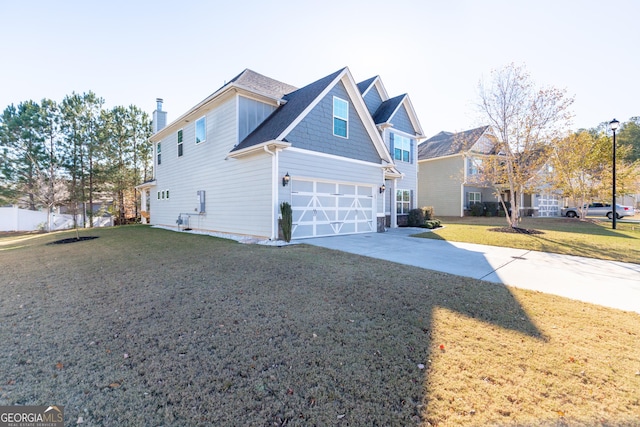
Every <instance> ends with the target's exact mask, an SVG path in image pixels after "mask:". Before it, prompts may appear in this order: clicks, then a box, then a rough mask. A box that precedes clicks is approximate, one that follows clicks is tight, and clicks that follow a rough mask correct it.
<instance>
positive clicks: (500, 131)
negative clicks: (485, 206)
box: [478, 64, 573, 227]
mask: <svg viewBox="0 0 640 427" xmlns="http://www.w3.org/2000/svg"><path fill="white" fill-rule="evenodd" d="M572 104H573V98H572V97H567V95H566V91H564V90H560V89H556V88H553V87H550V88H536V87H534V84H533V82H532V81H531V77H530V76H529V73H528V72H527V71H526V70H525V68H524V67H521V66H516V65H514V64H510V65H507V66H506V67H504V68H502V69H500V70H496V71H494V72H493V73H492V75H491V80H490V82H489V85H485V84H484V82H482V81H481V82H480V84H479V103H478V107H479V110H480V111H481V113H482V115H483V119H484V121H485V122H487V123H488V124H490V125H491V126H492V128H493V130H494V134H495V136H496V140H497V146H496V153H497V154H498V155H497V156H494V157H493V160H492V161H487V162H484V163H483V176H484V177H485V179H487V180H488V181H490V182H491V185H492V186H493V188H494V189H495V191H496V193H497V194H503V193H505V192H508V195H509V199H510V202H511V214H510V215H507V221H508V223H509V225H510V226H512V227H515V226H516V225H517V223H518V219H519V216H520V201H519V199H520V197H519V196H520V194H521V193H523V192H524V191H526V190H527V189H528V187H529V185H530V183H531V182H532V178H533V177H534V176H535V175H536V174H537V173H538V172H539V170H540V169H541V168H542V166H543V165H544V164H545V163H546V161H547V155H548V149H549V148H550V144H551V143H552V141H553V140H554V139H556V138H557V137H558V136H559V135H562V134H564V133H565V132H566V130H567V129H568V126H569V124H570V120H571V117H572V113H571V111H570V110H569V108H570V107H571V105H572ZM500 200H502V201H503V198H502V197H500ZM503 208H504V209H505V210H507V209H506V206H504V201H503Z"/></svg>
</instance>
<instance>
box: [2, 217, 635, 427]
mask: <svg viewBox="0 0 640 427" xmlns="http://www.w3.org/2000/svg"><path fill="white" fill-rule="evenodd" d="M449 228H452V227H449ZM73 235H74V233H69V232H66V233H55V234H50V235H47V234H41V235H26V236H15V235H12V236H0V265H1V266H2V268H1V269H0V292H1V294H2V298H0V341H1V342H2V343H3V344H2V347H1V348H0V405H48V404H57V405H64V409H65V425H76V423H80V425H87V426H94V425H101V426H102V425H104V426H121V425H202V426H205V425H207V426H208V425H216V426H238V425H253V426H284V425H287V426H313V425H316V426H328V425H340V426H371V425H379V426H405V425H417V426H425V427H426V426H485V425H494V426H639V425H640V352H639V351H638V349H639V348H640V315H639V314H636V313H628V312H622V311H618V310H614V309H607V308H603V307H599V306H595V305H590V304H587V303H580V302H576V301H571V300H567V299H564V298H561V297H556V296H552V295H546V294H541V293H536V292H531V291H526V290H518V289H513V288H508V287H505V286H503V285H499V284H494V283H488V282H482V281H478V280H474V279H470V278H463V277H458V276H452V275H447V274H443V273H438V272H433V271H427V270H422V269H419V268H415V267H409V266H403V265H399V264H394V263H390V262H385V261H380V260H375V259H371V258H366V257H359V256H356V255H351V254H346V253H341V252H337V251H331V250H326V249H322V248H317V247H312V246H307V245H291V246H285V247H268V246H258V245H242V244H238V243H235V242H232V241H228V240H223V239H217V238H212V237H207V236H199V235H191V234H184V233H176V232H170V231H165V230H160V229H153V228H149V227H146V226H126V227H116V228H111V229H97V230H83V231H82V232H81V235H82V236H88V235H92V236H98V237H99V238H97V239H94V240H87V241H82V242H76V243H70V244H63V245H51V244H47V243H49V242H51V241H54V240H58V239H62V238H67V237H72V236H73Z"/></svg>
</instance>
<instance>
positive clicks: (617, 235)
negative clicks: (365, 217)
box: [417, 217, 640, 264]
mask: <svg viewBox="0 0 640 427" xmlns="http://www.w3.org/2000/svg"><path fill="white" fill-rule="evenodd" d="M506 224H507V223H506V221H505V219H504V218H498V217H464V218H460V217H444V218H442V225H443V226H444V227H443V228H440V229H437V230H435V231H434V232H433V233H422V234H419V235H418V236H417V237H424V238H427V239H440V240H449V241H454V242H467V243H480V244H484V245H492V246H503V247H511V248H518V249H529V250H534V251H542V252H551V253H558V254H565V255H579V256H583V257H587V258H598V259H605V260H614V261H623V262H632V263H636V264H638V263H640V224H638V223H625V222H618V224H617V229H616V230H612V229H611V222H610V221H599V220H587V221H580V220H577V219H570V218H531V217H526V218H522V221H521V223H520V225H519V227H521V228H526V229H534V230H538V231H541V232H543V234H530V235H528V234H513V233H499V232H495V231H490V230H491V229H492V228H496V227H505V226H506Z"/></svg>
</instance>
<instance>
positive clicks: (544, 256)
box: [298, 228, 640, 313]
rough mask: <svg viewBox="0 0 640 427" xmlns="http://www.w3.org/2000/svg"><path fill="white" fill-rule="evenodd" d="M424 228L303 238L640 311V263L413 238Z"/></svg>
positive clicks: (621, 308)
mask: <svg viewBox="0 0 640 427" xmlns="http://www.w3.org/2000/svg"><path fill="white" fill-rule="evenodd" d="M424 231H425V230H424V229H420V228H396V229H390V230H389V231H387V232H385V233H366V234H352V235H348V236H332V237H317V238H313V239H302V240H299V241H298V242H299V243H306V244H309V245H314V246H321V247H325V248H329V249H335V250H340V251H344V252H349V253H354V254H358V255H363V256H368V257H372V258H378V259H384V260H388V261H393V262H397V263H400V264H407V265H412V266H416V267H421V268H425V269H429V270H435V271H441V272H444V273H449V274H457V275H459V276H466V277H472V278H475V279H481V280H487V281H490V282H495V283H502V284H505V285H509V286H514V287H517V288H523V289H531V290H536V291H541V292H545V293H549V294H554V295H559V296H563V297H567V298H571V299H575V300H579V301H585V302H589V303H593V304H600V305H603V306H607V307H612V308H617V309H620V310H626V311H635V312H637V313H640V264H630V263H623V262H616V261H603V260H597V259H591V258H584V257H578V256H569V255H558V254H550V253H545V252H536V251H529V250H524V249H511V248H502V247H496V246H486V245H477V244H472V243H456V242H447V241H443V240H432V239H420V238H415V237H410V236H411V235H412V234H417V233H422V232H424Z"/></svg>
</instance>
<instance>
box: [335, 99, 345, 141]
mask: <svg viewBox="0 0 640 427" xmlns="http://www.w3.org/2000/svg"><path fill="white" fill-rule="evenodd" d="M348 130H349V103H348V102H347V101H345V100H344V99H340V98H338V97H336V96H334V97H333V134H334V135H335V136H340V137H343V138H347V135H348V134H349V132H348Z"/></svg>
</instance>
